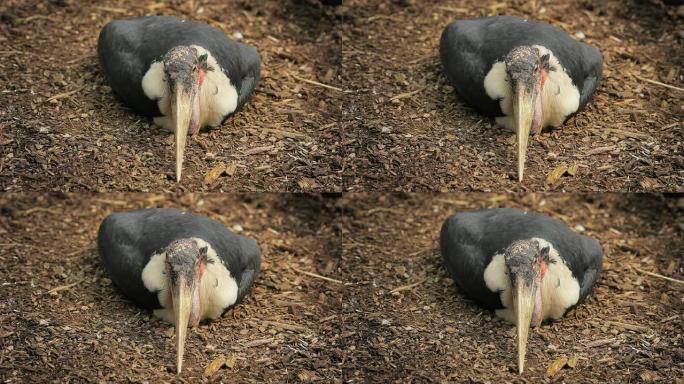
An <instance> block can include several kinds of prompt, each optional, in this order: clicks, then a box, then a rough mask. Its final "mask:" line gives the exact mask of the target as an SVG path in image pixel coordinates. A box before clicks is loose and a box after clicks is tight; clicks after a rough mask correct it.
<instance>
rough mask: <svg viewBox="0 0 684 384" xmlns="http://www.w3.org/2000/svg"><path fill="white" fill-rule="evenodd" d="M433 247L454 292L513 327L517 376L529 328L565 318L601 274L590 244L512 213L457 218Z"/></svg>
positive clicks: (550, 223)
mask: <svg viewBox="0 0 684 384" xmlns="http://www.w3.org/2000/svg"><path fill="white" fill-rule="evenodd" d="M439 243H440V251H441V254H442V261H443V263H444V266H445V268H446V270H447V272H448V273H449V275H450V276H451V278H452V279H453V280H454V282H455V283H456V286H457V287H458V290H459V291H460V292H462V293H463V294H464V295H465V296H467V297H468V298H470V299H471V300H473V301H475V302H476V303H477V304H479V305H480V306H482V307H483V308H486V309H489V310H494V312H495V314H496V315H497V316H498V317H500V318H502V319H504V320H506V321H508V322H511V323H513V324H516V327H517V347H518V372H519V373H520V374H522V373H523V370H524V366H525V353H526V349H527V338H528V331H529V328H530V326H540V325H541V323H542V322H543V321H545V320H551V321H553V320H558V319H560V318H561V317H563V315H564V314H565V313H566V312H567V311H568V309H570V308H573V307H574V306H576V305H577V304H579V303H581V302H582V301H583V300H584V299H585V298H586V297H587V295H588V294H589V293H590V291H591V290H592V287H593V286H594V284H595V283H596V281H597V279H598V278H599V276H600V274H601V270H602V263H603V250H602V248H601V245H600V244H599V242H598V241H597V240H596V239H593V238H590V237H587V236H583V235H579V234H577V233H575V232H574V231H573V230H571V229H570V228H568V226H566V225H565V224H564V223H562V222H561V221H559V220H557V219H553V218H551V217H548V216H546V215H542V214H538V213H533V212H526V211H522V210H519V209H513V208H496V209H482V210H476V211H466V212H459V213H456V214H454V215H452V216H450V217H449V218H447V219H446V221H444V223H443V225H442V229H441V233H440V237H439Z"/></svg>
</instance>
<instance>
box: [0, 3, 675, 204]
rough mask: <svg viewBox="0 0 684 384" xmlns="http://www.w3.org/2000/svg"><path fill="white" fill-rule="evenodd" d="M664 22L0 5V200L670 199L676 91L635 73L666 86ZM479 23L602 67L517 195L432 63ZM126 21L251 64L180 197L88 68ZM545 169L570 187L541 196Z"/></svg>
mask: <svg viewBox="0 0 684 384" xmlns="http://www.w3.org/2000/svg"><path fill="white" fill-rule="evenodd" d="M528 3H530V4H532V3H535V4H539V5H538V7H537V8H536V9H532V8H531V5H527V4H528ZM542 3H543V4H542ZM164 4H166V5H164ZM169 4H177V5H175V6H173V5H169ZM192 4H194V5H195V6H194V7H193V6H192ZM676 12H677V11H676V8H675V7H665V6H662V5H661V4H659V3H658V2H657V1H655V0H653V1H652V2H651V1H636V0H631V1H626V2H622V1H620V2H610V1H580V2H575V1H555V2H523V1H516V2H511V3H510V4H508V5H507V4H505V3H501V2H498V1H491V0H489V1H484V0H483V1H462V2H458V3H457V4H456V3H454V2H444V1H431V0H425V1H416V0H396V1H391V2H379V1H371V0H352V1H348V2H346V4H345V5H344V6H342V7H338V8H330V7H322V6H320V5H319V4H318V3H317V2H316V1H314V0H289V1H283V2H276V1H265V0H259V1H248V0H238V1H233V2H226V1H193V2H181V1H172V2H166V3H160V2H154V1H130V0H116V1H108V2H103V1H94V0H90V1H75V0H51V1H48V2H46V1H39V0H8V1H4V2H3V4H2V5H0V43H1V44H2V47H3V48H2V50H0V89H2V92H1V93H0V190H7V191H12V190H36V189H38V190H60V191H73V190H90V191H111V190H121V191H127V190H133V191H179V190H181V191H182V190H186V189H189V190H193V191H196V190H226V191H295V190H324V191H333V190H336V191H339V190H349V191H368V190H404V191H409V190H483V191H503V190H573V191H574V190H581V191H601V190H610V191H628V190H629V191H635V190H640V191H644V190H645V191H652V190H663V191H676V190H681V186H682V185H684V175H683V171H684V157H683V156H682V153H684V144H683V143H684V141H683V140H682V127H681V116H682V112H683V111H682V98H681V92H680V91H677V90H673V89H668V88H665V87H663V86H659V85H654V84H651V83H648V82H645V81H643V80H640V79H638V78H637V77H636V76H639V77H641V78H646V79H655V80H658V81H661V82H664V83H668V84H671V85H673V86H677V87H682V85H683V84H684V81H683V80H682V79H683V74H682V73H681V67H682V56H681V55H678V54H677V52H681V51H682V49H683V47H682V36H681V32H682V31H681V19H680V18H678V16H677V14H676ZM497 13H508V14H515V15H527V16H530V15H535V17H536V18H539V19H542V20H545V21H548V22H551V23H553V24H555V25H558V26H560V27H562V28H565V29H566V30H568V31H569V32H571V33H575V32H578V31H582V32H583V33H584V34H585V35H586V39H585V40H586V41H587V42H589V43H591V44H595V45H597V46H598V47H600V48H601V50H602V51H603V53H604V56H605V61H606V65H605V69H604V76H605V79H604V81H603V83H602V85H601V87H600V88H599V90H598V92H597V94H596V95H595V98H594V100H593V101H592V103H591V104H590V105H589V107H588V108H587V110H585V111H584V112H582V113H580V114H579V115H578V116H576V117H574V118H572V119H571V120H570V121H569V122H568V123H567V124H566V125H565V126H564V127H563V128H562V129H558V130H555V131H553V132H549V133H544V134H542V135H541V136H540V137H539V138H538V139H535V140H534V141H533V143H532V145H531V148H530V151H529V158H528V163H527V169H528V171H527V175H526V179H525V181H524V183H523V184H519V183H517V182H516V181H515V180H514V179H515V174H514V169H515V166H514V151H513V146H512V144H511V140H510V139H511V135H510V134H509V133H507V132H505V131H504V130H502V129H499V128H494V127H493V124H492V121H490V120H489V119H487V118H483V117H481V116H479V115H477V114H476V113H474V112H473V111H472V110H471V109H469V108H467V107H465V106H464V105H463V104H461V103H460V102H459V101H458V100H457V99H456V98H455V97H454V96H453V92H451V89H450V87H448V86H447V85H446V83H445V79H444V76H443V75H442V74H441V71H442V69H441V66H440V64H439V61H438V58H437V44H438V40H439V35H440V33H441V30H442V28H443V27H444V26H445V25H446V24H447V23H448V22H450V21H452V20H454V19H456V18H465V17H474V16H481V15H492V14H497ZM143 14H175V15H181V16H185V17H192V18H198V19H201V20H205V21H208V22H210V23H212V24H214V25H216V26H218V27H220V28H222V29H223V30H224V31H226V32H227V33H228V34H229V35H232V34H233V33H234V32H235V31H240V32H241V33H242V34H243V35H244V41H245V42H247V43H251V44H254V45H256V46H257V47H258V48H259V50H260V52H261V55H262V58H263V67H262V68H263V79H262V82H261V83H260V85H259V87H258V88H257V90H256V92H255V95H254V97H253V99H252V100H251V102H250V103H248V105H247V107H246V108H245V110H244V111H242V112H240V113H238V114H237V115H236V116H235V117H234V118H233V119H231V120H230V122H228V123H226V124H225V125H223V126H221V127H219V128H217V129H213V130H209V131H203V132H202V133H200V134H199V135H198V136H197V138H196V139H194V140H191V142H190V144H189V147H188V150H187V155H186V156H187V157H186V165H185V172H184V175H185V176H184V177H185V178H184V180H183V182H182V183H181V184H176V183H175V182H174V181H173V151H172V146H171V142H170V140H169V139H170V136H169V135H168V133H165V132H163V131H162V130H160V129H158V128H154V127H151V126H150V122H149V121H148V120H147V119H145V118H141V117H140V116H136V115H135V114H133V113H132V112H131V111H130V110H128V109H126V108H125V107H123V106H122V105H121V103H120V102H118V101H117V100H116V99H115V98H114V97H113V96H112V94H111V90H110V89H109V87H108V86H106V85H105V82H104V80H103V77H102V74H101V72H100V68H99V65H98V63H97V59H96V57H95V47H96V41H97V35H98V32H99V30H100V28H102V26H103V25H104V24H105V23H106V22H108V21H109V20H111V19H113V18H121V17H125V16H132V15H143ZM298 78H299V79H298ZM300 79H308V80H316V81H319V82H321V83H325V84H328V85H331V86H334V87H338V88H340V89H341V90H342V91H336V90H332V89H327V88H323V87H321V86H317V85H312V84H309V83H305V82H303V81H301V80H300ZM414 91H418V92H417V93H415V94H413V95H412V96H410V97H406V98H401V99H399V100H396V101H390V99H391V98H392V97H394V96H398V95H401V94H404V93H407V92H414ZM55 96H58V98H57V99H56V100H52V101H49V100H50V98H51V97H55ZM231 163H234V166H235V167H236V168H235V169H236V171H235V173H234V174H233V175H230V176H229V175H224V176H222V177H219V178H218V179H217V180H215V181H210V182H209V183H205V182H204V178H205V175H206V174H207V173H209V171H210V170H212V169H214V168H216V167H219V166H226V165H229V164H231ZM563 164H565V165H568V166H569V165H573V164H576V165H577V167H578V172H577V174H576V175H574V176H568V175H566V176H564V177H562V178H560V180H559V181H556V182H554V183H552V184H551V185H547V184H546V177H547V174H549V173H550V172H551V171H552V170H553V169H555V168H557V167H559V166H562V165H563Z"/></svg>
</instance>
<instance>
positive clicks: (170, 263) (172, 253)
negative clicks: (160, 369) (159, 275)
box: [165, 239, 209, 373]
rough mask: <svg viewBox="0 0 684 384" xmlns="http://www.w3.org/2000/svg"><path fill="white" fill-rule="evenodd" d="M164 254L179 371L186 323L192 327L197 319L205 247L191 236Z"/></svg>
mask: <svg viewBox="0 0 684 384" xmlns="http://www.w3.org/2000/svg"><path fill="white" fill-rule="evenodd" d="M165 253H166V275H167V276H168V279H169V286H170V287H171V303H172V306H173V314H174V323H175V325H176V347H177V349H176V367H177V370H178V373H180V371H181V369H182V367H183V352H184V350H185V337H186V334H187V328H188V323H189V324H190V325H192V326H196V325H197V324H199V321H200V314H201V313H200V289H199V288H200V281H201V279H202V276H203V275H204V271H205V269H206V265H207V263H208V262H209V261H208V259H207V247H202V248H200V247H199V246H198V245H197V243H196V242H195V241H194V240H192V239H180V240H176V241H174V242H173V243H171V244H170V245H169V246H168V247H166V250H165Z"/></svg>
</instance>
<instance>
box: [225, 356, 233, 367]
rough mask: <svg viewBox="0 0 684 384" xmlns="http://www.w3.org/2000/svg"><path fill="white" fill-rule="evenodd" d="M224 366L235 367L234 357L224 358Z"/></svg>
mask: <svg viewBox="0 0 684 384" xmlns="http://www.w3.org/2000/svg"><path fill="white" fill-rule="evenodd" d="M225 365H226V367H228V368H233V367H235V355H230V356H228V357H226V362H225Z"/></svg>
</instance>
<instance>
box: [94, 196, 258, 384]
mask: <svg viewBox="0 0 684 384" xmlns="http://www.w3.org/2000/svg"><path fill="white" fill-rule="evenodd" d="M97 247H98V250H99V253H100V257H101V261H102V266H103V267H104V270H105V271H106V272H107V275H108V276H109V278H110V279H111V280H112V282H113V283H114V285H115V286H116V287H117V288H118V290H119V291H121V293H123V295H124V296H126V297H127V298H128V299H129V300H131V301H132V302H134V303H135V304H137V305H138V306H140V307H142V308H146V309H150V310H153V311H154V314H155V316H157V317H159V318H161V319H163V320H165V321H167V322H169V323H172V324H174V325H175V327H176V356H177V360H176V369H177V371H178V373H180V372H181V369H182V367H183V353H184V350H185V338H186V334H187V328H188V324H189V325H190V326H197V325H198V324H199V322H200V321H201V320H204V319H217V318H218V317H220V316H221V315H222V314H223V313H224V312H225V311H226V310H227V309H228V308H230V307H232V306H234V305H235V304H237V303H239V302H241V301H242V299H243V298H244V297H245V295H246V294H247V292H248V290H249V288H250V287H251V285H252V283H254V279H255V278H256V276H257V273H258V272H259V267H260V265H261V251H260V249H259V246H258V245H257V243H256V241H254V240H253V239H250V238H247V237H244V236H240V235H236V234H234V233H232V232H230V231H229V230H228V229H226V227H225V226H224V225H223V224H221V223H220V222H218V221H216V220H212V219H210V218H208V217H204V216H198V215H193V214H190V213H183V212H181V211H178V210H176V209H165V208H159V209H141V210H137V211H132V212H126V213H113V214H111V215H109V216H108V217H107V218H106V219H105V220H104V221H103V222H102V224H101V225H100V230H99V233H98V236H97Z"/></svg>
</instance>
